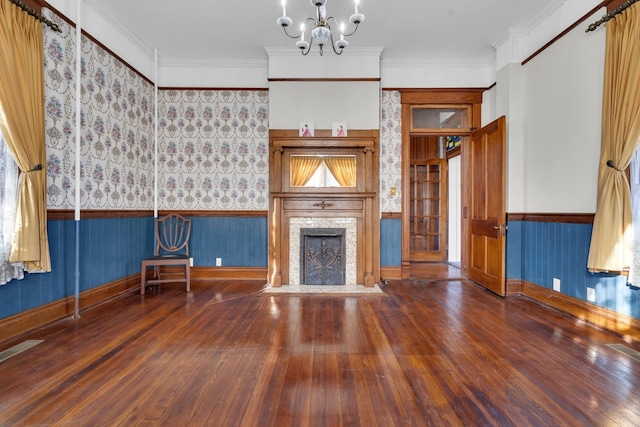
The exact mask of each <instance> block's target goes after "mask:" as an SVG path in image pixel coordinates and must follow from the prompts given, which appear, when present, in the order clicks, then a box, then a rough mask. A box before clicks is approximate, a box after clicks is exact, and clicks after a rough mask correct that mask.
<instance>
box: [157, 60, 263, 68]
mask: <svg viewBox="0 0 640 427" xmlns="http://www.w3.org/2000/svg"><path fill="white" fill-rule="evenodd" d="M159 65H160V67H163V68H164V67H167V68H254V69H260V68H268V66H269V61H268V60H267V59H217V58H186V59H162V58H161V59H160V61H159Z"/></svg>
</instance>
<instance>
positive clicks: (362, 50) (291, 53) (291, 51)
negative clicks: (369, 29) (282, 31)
mask: <svg viewBox="0 0 640 427" xmlns="http://www.w3.org/2000/svg"><path fill="white" fill-rule="evenodd" d="M264 50H265V51H266V52H267V55H268V56H269V58H281V57H285V58H288V57H301V56H302V54H301V53H300V52H299V49H296V48H295V47H290V48H287V47H265V48H264ZM383 51H384V47H349V48H347V49H345V51H344V53H343V54H342V55H344V56H345V57H351V56H356V57H365V56H366V57H371V56H377V57H380V56H382V52H383ZM313 54H314V52H313V49H312V51H311V52H310V53H309V55H313ZM316 54H317V52H316ZM329 54H330V55H331V56H335V54H334V53H333V52H332V51H327V56H328V55H329ZM317 55H319V54H317Z"/></svg>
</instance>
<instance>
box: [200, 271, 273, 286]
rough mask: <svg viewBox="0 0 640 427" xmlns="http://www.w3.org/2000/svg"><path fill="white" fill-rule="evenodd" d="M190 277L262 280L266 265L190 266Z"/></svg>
mask: <svg viewBox="0 0 640 427" xmlns="http://www.w3.org/2000/svg"><path fill="white" fill-rule="evenodd" d="M191 279H209V280H264V283H267V267H191Z"/></svg>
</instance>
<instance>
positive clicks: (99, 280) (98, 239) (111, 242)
mask: <svg viewBox="0 0 640 427" xmlns="http://www.w3.org/2000/svg"><path fill="white" fill-rule="evenodd" d="M78 229H79V232H80V291H85V290H88V289H93V288H95V287H97V286H100V285H103V284H105V283H109V282H112V281H114V280H118V279H121V278H123V277H127V276H130V275H132V274H135V273H137V272H139V271H140V262H141V261H142V258H144V257H145V256H147V255H148V254H152V253H153V218H114V219H96V220H82V221H80V223H79V227H78ZM47 231H48V236H49V251H50V254H51V270H52V271H51V272H50V273H31V274H27V275H26V276H25V279H24V280H20V281H18V280H13V281H11V282H9V283H7V284H6V285H5V286H0V318H4V317H8V316H12V315H14V314H17V313H20V312H22V311H25V310H29V309H32V308H35V307H39V306H42V305H44V304H48V303H50V302H53V301H57V300H60V299H62V298H65V297H67V296H71V295H73V294H74V290H75V278H76V222H75V221H72V220H71V221H69V220H63V221H48V222H47Z"/></svg>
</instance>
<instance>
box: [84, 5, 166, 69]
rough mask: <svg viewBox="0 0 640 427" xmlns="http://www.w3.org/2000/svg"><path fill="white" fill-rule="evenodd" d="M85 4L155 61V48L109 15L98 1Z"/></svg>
mask: <svg viewBox="0 0 640 427" xmlns="http://www.w3.org/2000/svg"><path fill="white" fill-rule="evenodd" d="M85 4H86V5H87V6H89V7H90V8H91V9H92V10H93V12H95V13H96V14H97V15H98V16H100V17H101V18H102V19H104V20H105V21H106V22H107V23H108V24H110V25H111V26H113V28H114V29H115V30H116V31H118V32H119V33H120V34H121V35H122V36H123V37H124V38H126V39H127V40H129V41H130V42H131V44H132V45H134V46H135V47H136V48H138V49H140V51H141V52H143V53H145V54H146V56H147V57H148V58H149V60H150V61H153V57H154V48H152V47H150V46H148V45H147V44H146V43H144V42H143V41H142V40H141V39H140V38H139V37H138V36H136V35H135V34H134V33H133V32H131V30H129V28H128V27H127V26H126V25H124V24H123V23H122V21H120V20H119V19H116V18H115V17H114V16H113V15H111V14H110V13H108V12H107V11H106V10H105V9H104V8H103V7H102V5H101V4H100V2H99V1H98V0H85Z"/></svg>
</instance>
